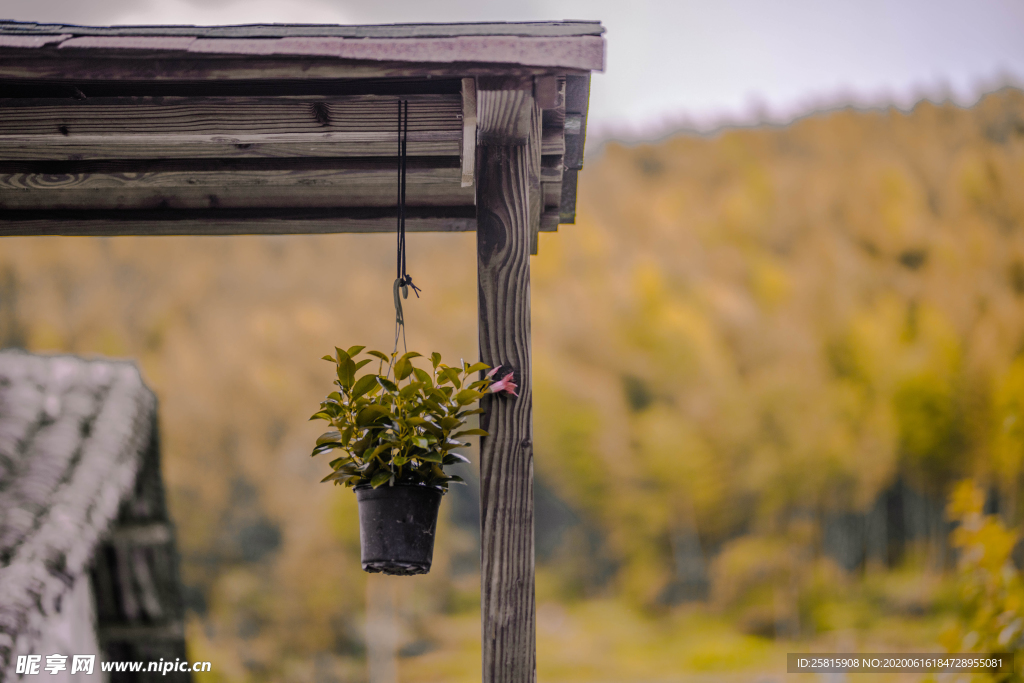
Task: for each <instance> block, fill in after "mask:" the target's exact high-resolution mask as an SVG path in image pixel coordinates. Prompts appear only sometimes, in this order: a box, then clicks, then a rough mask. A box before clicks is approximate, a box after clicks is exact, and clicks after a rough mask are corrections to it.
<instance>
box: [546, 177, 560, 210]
mask: <svg viewBox="0 0 1024 683" xmlns="http://www.w3.org/2000/svg"><path fill="white" fill-rule="evenodd" d="M543 188H544V189H543V193H544V208H545V209H548V208H550V207H555V208H556V209H557V208H558V207H559V206H560V205H561V203H562V183H561V181H559V182H557V183H544V184H543Z"/></svg>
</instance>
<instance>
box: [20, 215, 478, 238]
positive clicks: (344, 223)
mask: <svg viewBox="0 0 1024 683" xmlns="http://www.w3.org/2000/svg"><path fill="white" fill-rule="evenodd" d="M23 213H25V214H27V215H24V216H19V215H13V214H14V212H5V213H3V214H0V237H18V236H33V235H88V236H114V235H150V236H157V235H291V234H314V233H342V232H357V233H375V232H384V233H389V232H394V230H395V217H394V216H393V215H381V216H372V215H371V216H362V215H345V214H344V213H340V212H337V211H322V212H306V213H305V214H304V215H294V216H289V215H265V212H258V213H252V214H248V215H223V216H222V215H214V214H212V213H205V214H204V213H203V212H198V211H197V212H174V211H160V212H155V213H153V214H151V215H136V214H137V212H110V211H108V212H102V211H96V212H82V211H77V212H68V213H67V214H64V215H45V214H43V215H40V214H39V213H38V212H23ZM125 213H130V214H131V215H124V214H125ZM92 214H94V215H92ZM405 229H406V230H407V231H409V232H473V231H475V230H476V219H474V218H465V217H458V216H452V217H448V216H410V217H407V218H406V224H405Z"/></svg>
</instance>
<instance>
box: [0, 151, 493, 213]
mask: <svg viewBox="0 0 1024 683" xmlns="http://www.w3.org/2000/svg"><path fill="white" fill-rule="evenodd" d="M120 165H128V164H120ZM406 177H407V181H406V182H407V188H408V189H407V201H408V204H409V205H410V206H472V205H473V202H474V199H475V194H474V192H473V189H472V188H468V187H462V186H461V183H460V180H461V177H462V176H461V171H460V169H459V168H453V167H449V168H445V167H441V168H437V167H431V166H426V165H416V164H411V165H410V168H409V169H408V171H407V176H406ZM395 182H396V180H395V167H394V165H393V164H391V163H383V162H376V163H375V162H368V161H360V162H349V164H348V165H347V166H340V167H334V168H331V167H327V168H301V167H300V168H284V169H269V170H263V169H251V168H250V169H245V168H242V169H238V168H235V169H232V168H217V167H214V168H211V169H209V170H201V169H197V170H170V171H167V170H155V171H153V170H147V171H142V172H133V171H131V170H117V171H106V172H104V171H99V172H96V171H94V172H81V173H76V172H63V173H60V172H58V173H53V172H44V173H32V172H27V173H26V172H16V173H10V172H5V170H4V169H3V168H2V165H0V209H3V210H19V211H25V210H65V209H67V210H70V209H87V210H93V209H206V208H224V209H231V208H239V209H241V208H257V207H268V208H286V207H298V208H330V207H390V206H393V205H394V203H395V196H394V195H395Z"/></svg>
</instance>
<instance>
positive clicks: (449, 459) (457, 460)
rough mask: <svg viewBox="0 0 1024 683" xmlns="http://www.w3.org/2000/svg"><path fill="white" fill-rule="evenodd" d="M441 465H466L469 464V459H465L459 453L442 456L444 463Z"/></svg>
mask: <svg viewBox="0 0 1024 683" xmlns="http://www.w3.org/2000/svg"><path fill="white" fill-rule="evenodd" d="M442 464H444V465H455V464H462V465H468V464H469V458H467V457H466V456H464V455H461V454H459V453H449V454H448V455H446V456H444V462H443V463H442Z"/></svg>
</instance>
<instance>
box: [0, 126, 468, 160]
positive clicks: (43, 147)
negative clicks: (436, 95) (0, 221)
mask: <svg viewBox="0 0 1024 683" xmlns="http://www.w3.org/2000/svg"><path fill="white" fill-rule="evenodd" d="M461 138H462V132H461V131H458V132H441V133H432V132H421V133H409V145H408V154H409V156H456V157H457V156H458V155H459V152H460V151H461V146H462V143H461ZM397 144H398V136H397V134H396V133H384V132H380V133H378V132H365V133H278V134H269V135H124V136H120V137H115V136H112V135H90V136H76V137H68V138H60V137H58V136H53V135H0V160H34V159H61V160H79V159H225V158H231V159H244V158H258V157H274V158H287V157H388V156H394V154H395V148H396V146H397Z"/></svg>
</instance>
